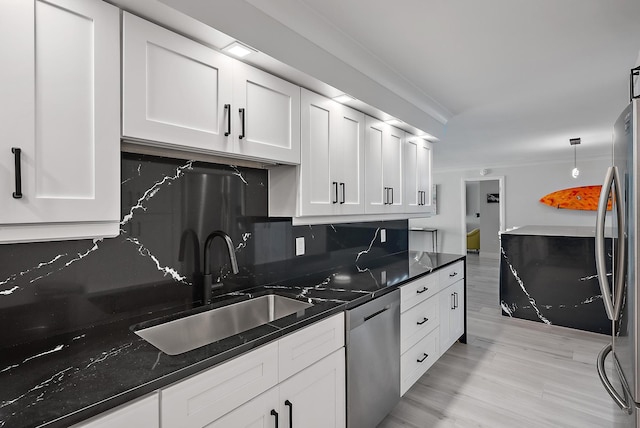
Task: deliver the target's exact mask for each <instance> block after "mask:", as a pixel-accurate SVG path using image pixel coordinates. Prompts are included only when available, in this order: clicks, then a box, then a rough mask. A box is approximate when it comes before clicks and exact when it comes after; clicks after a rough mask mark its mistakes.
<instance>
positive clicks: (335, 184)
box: [331, 181, 338, 204]
mask: <svg viewBox="0 0 640 428" xmlns="http://www.w3.org/2000/svg"><path fill="white" fill-rule="evenodd" d="M331 185H332V186H333V200H332V201H331V203H333V204H337V203H338V182H337V181H333V182H331Z"/></svg>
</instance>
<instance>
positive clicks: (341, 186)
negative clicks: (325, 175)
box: [340, 183, 345, 204]
mask: <svg viewBox="0 0 640 428" xmlns="http://www.w3.org/2000/svg"><path fill="white" fill-rule="evenodd" d="M340 188H341V189H342V200H341V201H340V203H341V204H344V188H345V185H344V183H340Z"/></svg>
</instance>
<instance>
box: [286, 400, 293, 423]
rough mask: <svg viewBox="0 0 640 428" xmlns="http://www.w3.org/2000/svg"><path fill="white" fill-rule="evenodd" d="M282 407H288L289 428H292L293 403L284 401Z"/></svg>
mask: <svg viewBox="0 0 640 428" xmlns="http://www.w3.org/2000/svg"><path fill="white" fill-rule="evenodd" d="M284 405H285V406H288V407H289V428H293V403H291V401H289V400H284Z"/></svg>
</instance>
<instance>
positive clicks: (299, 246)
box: [296, 236, 304, 256]
mask: <svg viewBox="0 0 640 428" xmlns="http://www.w3.org/2000/svg"><path fill="white" fill-rule="evenodd" d="M302 255H304V236H299V237H297V238H296V256H302Z"/></svg>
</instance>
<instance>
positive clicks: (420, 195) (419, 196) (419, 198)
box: [418, 190, 422, 205]
mask: <svg viewBox="0 0 640 428" xmlns="http://www.w3.org/2000/svg"><path fill="white" fill-rule="evenodd" d="M418 205H422V190H418Z"/></svg>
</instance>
